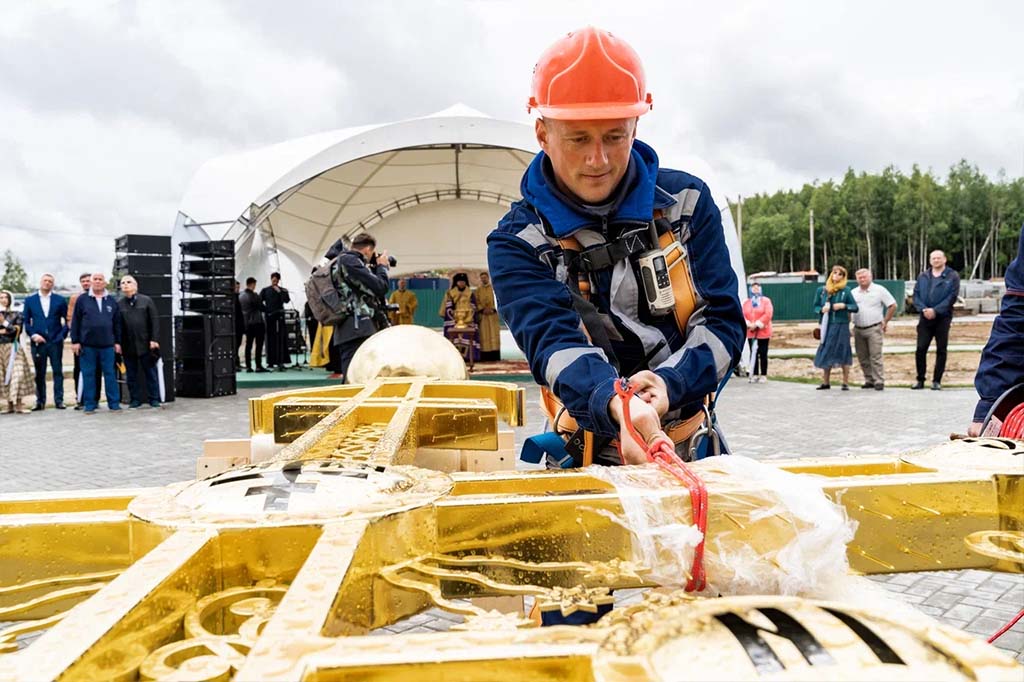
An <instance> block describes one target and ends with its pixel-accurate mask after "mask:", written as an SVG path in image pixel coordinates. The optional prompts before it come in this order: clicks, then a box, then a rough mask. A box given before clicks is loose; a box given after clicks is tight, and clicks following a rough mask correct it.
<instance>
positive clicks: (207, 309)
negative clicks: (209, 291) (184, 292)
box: [181, 295, 235, 326]
mask: <svg viewBox="0 0 1024 682" xmlns="http://www.w3.org/2000/svg"><path fill="white" fill-rule="evenodd" d="M181 309H182V311H183V312H187V313H202V314H204V315H214V316H220V315H226V316H227V317H228V319H229V324H231V325H232V326H233V323H231V322H230V319H231V318H233V317H234V312H235V301H234V295H228V296H224V295H216V296H206V297H205V298H183V299H181Z"/></svg>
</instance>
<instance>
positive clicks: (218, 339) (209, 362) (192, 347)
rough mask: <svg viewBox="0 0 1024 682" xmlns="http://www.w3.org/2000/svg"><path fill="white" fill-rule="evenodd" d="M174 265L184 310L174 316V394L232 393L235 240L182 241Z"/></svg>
mask: <svg viewBox="0 0 1024 682" xmlns="http://www.w3.org/2000/svg"><path fill="white" fill-rule="evenodd" d="M180 247H181V263H180V266H179V270H178V289H179V291H180V292H181V301H180V304H181V310H182V312H183V313H185V314H183V315H178V316H177V317H175V318H174V341H175V354H174V360H175V362H174V364H175V376H176V379H177V394H178V395H181V396H188V397H192V398H213V397H216V396H222V395H233V394H234V393H236V391H237V385H236V382H235V360H236V354H237V351H238V346H237V340H236V339H235V293H234V284H235V243H234V242H233V241H230V240H225V241H205V242H182V243H181V245H180Z"/></svg>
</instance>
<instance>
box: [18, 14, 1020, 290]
mask: <svg viewBox="0 0 1024 682" xmlns="http://www.w3.org/2000/svg"><path fill="white" fill-rule="evenodd" d="M0 9H2V20H0V248H12V249H13V250H14V251H15V252H16V253H17V254H18V256H19V257H20V258H21V259H22V261H23V262H24V263H25V265H26V267H27V269H28V270H29V272H30V274H31V275H32V277H33V279H35V278H36V277H37V275H38V274H39V273H40V272H42V271H43V270H44V269H49V270H52V271H54V272H56V273H57V274H58V278H59V279H60V280H62V281H70V280H72V279H74V278H75V277H76V276H77V273H78V272H79V271H81V270H91V269H94V268H100V269H103V270H107V271H109V269H110V266H111V261H112V258H113V247H112V240H113V237H115V236H117V235H119V234H123V233H126V232H140V233H163V234H169V233H170V230H171V227H172V226H173V222H174V217H175V214H176V212H177V208H178V204H179V202H180V200H181V197H182V195H183V193H184V191H185V188H186V186H187V184H188V182H189V179H190V178H191V176H192V174H193V173H194V172H195V171H196V169H197V168H198V167H199V166H200V165H201V164H202V163H203V162H204V161H206V160H207V159H209V158H211V157H213V156H217V155H220V154H224V153H228V152H234V151H240V150H244V149H248V148H253V147H258V146H262V145H265V144H270V143H273V142H279V141H282V140H286V139H289V138H291V137H296V136H300V135H307V134H311V133H315V132H319V131H324V130H330V129H334V128H342V127H346V126H351V125H360V124H369V123H377V122H384V121H392V120H398V119H404V118H411V117H415V116H420V115H424V114H428V113H432V112H434V111H437V110H440V109H444V108H446V107H448V106H450V105H452V104H454V103H456V102H463V103H465V104H467V105H469V106H471V107H473V108H476V109H479V110H480V111H483V112H485V113H487V114H489V115H491V116H495V117H499V118H510V119H519V120H523V121H528V120H529V119H528V117H527V114H526V113H525V109H524V102H525V100H526V98H527V97H528V88H529V83H530V75H531V70H532V68H533V65H534V63H535V61H536V58H537V56H538V55H539V54H540V53H541V51H543V49H544V48H545V47H546V46H547V45H548V44H550V43H551V42H552V41H554V40H555V39H557V38H558V37H559V36H561V35H562V34H564V33H565V32H567V31H569V30H571V29H573V28H577V27H580V26H583V25H586V24H595V25H597V26H600V27H602V28H606V29H609V30H611V31H613V32H615V33H617V34H618V35H620V36H621V37H623V38H625V39H626V40H628V41H629V42H630V43H631V44H633V46H634V47H635V48H636V49H637V50H638V51H639V53H640V55H641V57H642V58H643V60H644V63H645V66H646V69H647V75H648V89H649V90H650V91H651V92H652V93H653V95H654V102H655V108H654V111H653V112H652V113H651V114H649V115H647V116H645V117H644V118H643V119H642V120H641V123H640V137H641V138H644V139H646V140H648V141H650V142H652V143H654V144H655V146H656V147H657V149H658V150H659V154H660V156H661V159H662V164H663V165H665V166H672V165H673V157H674V156H675V157H682V156H684V155H696V156H699V157H702V158H703V159H705V160H706V161H707V162H708V163H709V164H710V165H711V167H712V168H713V169H714V177H715V181H716V182H717V183H720V185H721V187H717V188H716V189H720V190H722V191H725V192H727V193H728V194H729V195H730V196H735V195H737V194H739V193H743V194H752V193H754V192H758V191H774V190H776V189H779V188H787V187H799V186H800V185H802V184H803V183H804V182H811V181H813V180H815V179H822V180H824V179H827V178H829V177H839V176H841V175H842V174H843V172H844V171H845V169H846V168H847V167H848V166H852V167H854V168H855V169H857V170H858V171H859V170H867V171H877V170H879V169H881V168H883V167H885V166H886V165H888V164H890V163H895V164H897V165H898V166H899V167H900V168H902V169H904V170H909V168H910V166H911V164H913V163H919V164H921V165H922V166H923V167H931V168H932V169H934V170H935V171H936V172H937V173H939V174H940V175H944V174H945V171H946V169H947V168H948V167H949V166H950V165H951V164H952V163H955V162H956V161H957V160H959V159H960V158H967V159H968V160H970V161H971V162H974V163H977V164H978V165H979V166H980V167H981V169H982V170H983V171H985V172H986V173H989V174H990V175H994V174H995V173H997V172H998V171H999V170H1000V169H1005V170H1006V172H1007V173H1008V174H1009V175H1012V176H1019V175H1021V174H1024V52H1022V51H1021V47H1020V45H1021V33H1020V32H1021V28H1022V26H1024V3H1022V2H1019V1H1017V0H1007V1H1005V2H973V3H964V2H955V3H954V2H894V1H893V0H888V1H887V2H863V1H862V2H856V3H853V2H851V3H838V2H828V3H822V2H806V3H805V2H781V1H780V2H715V3H710V2H701V3H694V2H681V1H678V0H676V1H674V2H666V3H654V2H644V1H642V0H628V1H620V2H615V3H596V2H564V3H559V2H556V0H543V1H541V2H526V1H524V0H510V1H507V2H506V1H497V0H496V1H490V2H454V1H453V2H432V1H429V0H427V1H425V0H410V1H408V2H386V1H384V0H375V1H374V2H362V1H360V2H354V1H353V2H345V1H338V2H326V1H325V2H303V1H302V0H291V1H290V2H282V1H280V0H256V1H254V0H244V1H243V0H238V1H236V2H228V1H213V0H202V1H197V2H188V1H182V0H162V1H160V2H89V1H86V0H74V1H73V2H49V3H47V2H41V1H40V0H28V1H26V2H18V1H15V2H12V1H11V0H4V1H3V2H2V5H0ZM240 208H244V207H240Z"/></svg>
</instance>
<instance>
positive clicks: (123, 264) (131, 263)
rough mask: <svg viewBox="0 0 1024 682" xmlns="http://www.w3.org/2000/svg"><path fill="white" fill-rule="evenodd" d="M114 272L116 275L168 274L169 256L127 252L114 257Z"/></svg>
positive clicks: (169, 271) (169, 268)
mask: <svg viewBox="0 0 1024 682" xmlns="http://www.w3.org/2000/svg"><path fill="white" fill-rule="evenodd" d="M114 272H115V273H117V274H118V275H121V276H123V275H169V274H171V257H170V256H138V255H134V254H128V255H127V256H119V257H118V258H116V259H114Z"/></svg>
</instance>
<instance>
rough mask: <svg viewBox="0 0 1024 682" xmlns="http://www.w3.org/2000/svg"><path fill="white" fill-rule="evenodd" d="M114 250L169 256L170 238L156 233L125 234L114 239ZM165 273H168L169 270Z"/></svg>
mask: <svg viewBox="0 0 1024 682" xmlns="http://www.w3.org/2000/svg"><path fill="white" fill-rule="evenodd" d="M114 251H116V252H118V253H139V254H143V253H148V254H152V255H154V256H170V255H171V238H170V237H165V236H163V235H158V234H125V235H121V236H120V237H118V238H117V239H115V240H114ZM167 274H170V271H168V273H167Z"/></svg>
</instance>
